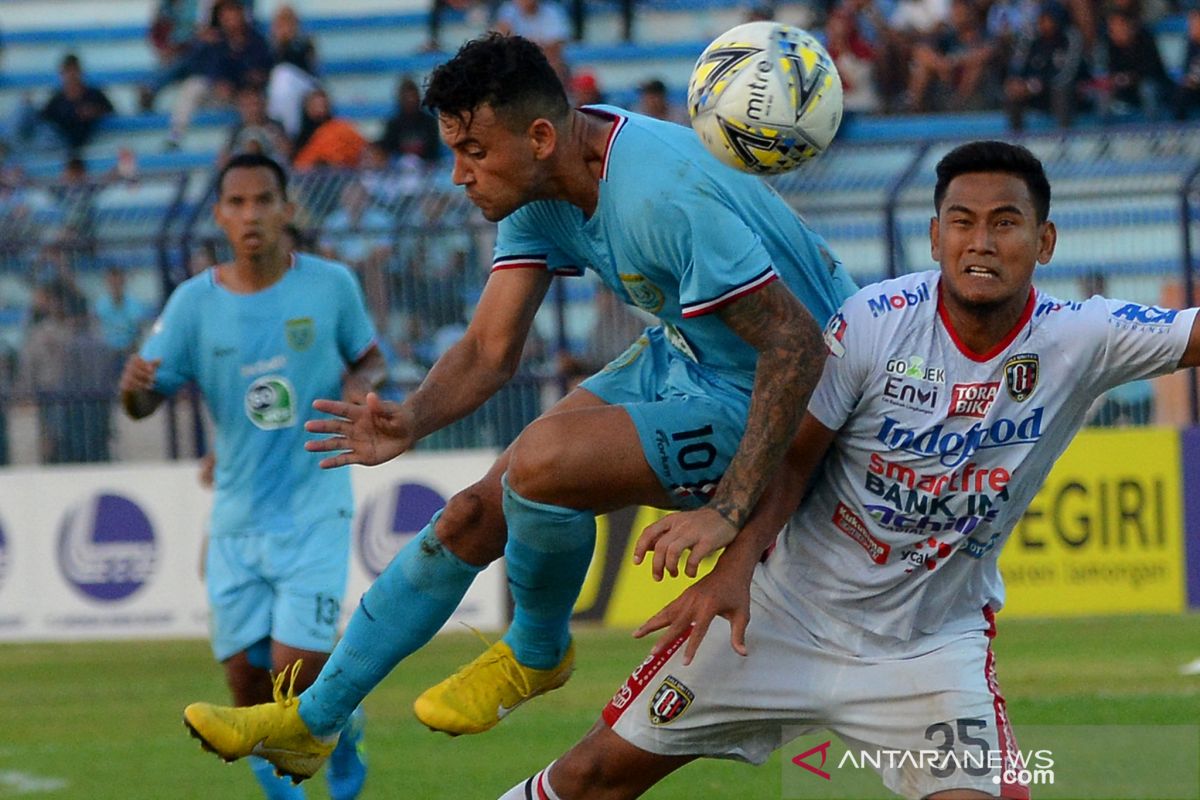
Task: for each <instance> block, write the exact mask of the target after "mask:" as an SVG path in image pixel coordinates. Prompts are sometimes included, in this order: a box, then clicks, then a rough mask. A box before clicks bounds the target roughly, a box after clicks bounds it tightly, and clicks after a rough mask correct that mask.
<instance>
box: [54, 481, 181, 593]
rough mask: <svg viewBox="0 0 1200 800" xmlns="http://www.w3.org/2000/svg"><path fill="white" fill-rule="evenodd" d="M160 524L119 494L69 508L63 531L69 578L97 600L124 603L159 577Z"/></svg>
mask: <svg viewBox="0 0 1200 800" xmlns="http://www.w3.org/2000/svg"><path fill="white" fill-rule="evenodd" d="M157 563H158V545H157V543H156V541H155V536H154V526H153V525H151V524H150V519H149V518H148V517H147V516H146V514H145V512H144V511H142V509H141V507H140V506H138V504H137V503H135V502H133V501H132V500H130V499H129V498H127V497H122V496H121V495H117V494H100V495H96V496H94V497H90V498H88V499H86V500H83V501H81V502H79V503H76V504H75V505H74V506H72V507H70V508H68V509H67V511H66V514H65V515H64V516H63V521H62V524H61V525H60V526H59V529H58V566H59V569H60V570H62V574H63V577H64V578H66V579H67V582H68V583H70V584H71V585H72V586H74V587H75V588H76V589H77V590H79V592H80V593H81V594H83V595H84V596H86V597H89V598H91V599H93V600H99V601H101V602H111V601H114V600H123V599H125V598H126V597H129V595H131V594H133V593H134V592H136V591H137V590H138V589H140V588H142V586H143V585H145V583H146V582H147V581H148V580H149V579H150V577H151V576H152V575H153V574H154V569H155V567H156V565H157Z"/></svg>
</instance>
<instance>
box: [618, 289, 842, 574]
mask: <svg viewBox="0 0 1200 800" xmlns="http://www.w3.org/2000/svg"><path fill="white" fill-rule="evenodd" d="M719 313H720V316H721V319H722V320H723V321H724V322H725V324H726V325H728V326H729V327H730V328H731V329H732V330H733V331H734V332H735V333H736V334H737V335H738V336H740V337H741V338H742V339H744V340H745V341H746V342H748V343H749V344H751V345H752V346H753V347H754V349H755V350H757V351H758V366H757V367H756V369H755V372H754V391H753V394H752V395H751V397H750V412H749V415H748V417H747V419H746V432H745V433H744V434H743V435H742V441H741V443H740V444H739V445H738V449H737V452H736V453H735V454H734V456H733V460H732V461H731V462H730V463H729V468H728V469H726V470H725V475H724V476H723V477H722V478H721V482H720V483H719V484H718V486H717V491H716V494H714V495H713V498H712V500H711V501H710V502H709V503H708V505H706V506H705V507H704V508H701V509H698V510H696V511H689V512H683V513H680V514H675V515H673V516H670V517H667V518H666V519H665V520H663V521H662V522H660V523H657V524H656V525H655V526H651V527H650V528H647V529H646V532H645V533H643V535H642V536H641V538H639V540H638V543H637V547H636V548H635V550H634V562H635V563H641V561H642V558H643V557H644V556H645V554H646V552H647V551H648V550H654V549H655V548H656V546H658V547H663V546H668V547H669V548H670V550H669V551H668V552H667V553H666V555H665V557H663V558H659V559H656V562H655V577H656V578H661V577H662V571H661V568H660V565H665V568H666V571H667V572H669V573H671V574H672V575H678V574H679V569H678V564H679V556H680V555H682V552H683V551H684V550H691V555H690V556H689V558H688V562H687V567H686V570H685V571H686V572H687V574H688V575H691V576H695V574H696V568H697V567H698V566H699V563H700V560H701V559H702V558H703V557H704V556H706V555H708V554H709V553H712V552H713V551H715V550H718V549H720V548H721V547H724V546H725V545H727V544H729V542H731V541H733V538H734V537H735V536H737V534H738V531H740V530H741V529H742V527H743V526H744V525H745V524H746V520H748V519H749V518H750V514H751V512H752V511H753V510H754V505H755V503H757V502H758V498H759V495H761V494H762V491H763V489H764V488H765V487H766V485H767V483H769V482H770V480H771V478H772V477H773V475H774V473H775V471H776V469H777V468H778V467H779V464H780V462H781V461H782V460H783V455H784V453H785V452H786V451H787V448H788V445H789V444H790V442H791V441H792V437H793V436H794V435H795V433H796V428H797V426H798V425H799V423H800V418H801V416H803V414H804V409H805V408H806V407H807V406H808V399H809V397H810V396H811V395H812V392H813V389H815V388H816V385H817V380H818V379H819V378H820V377H821V367H822V365H823V364H824V363H825V346H824V344H823V343H822V341H821V330H820V328H819V327H818V325H817V322H816V320H814V319H813V317H812V315H811V314H810V313H808V310H807V309H805V308H804V306H803V305H801V303H800V301H799V300H797V299H796V296H795V295H793V294H792V293H791V291H789V290H788V288H787V287H786V286H784V285H783V284H782V283H780V282H779V281H776V282H774V283H771V284H768V285H767V286H765V287H764V288H762V289H760V290H759V291H757V292H754V293H753V294H750V295H747V296H745V297H742V298H739V299H738V300H737V301H735V302H733V303H731V304H729V305H728V306H726V307H725V308H724V309H723V310H722V311H721V312H719ZM668 520H669V521H670V523H669V524H664V523H667V521H668ZM668 530H669V531H670V532H671V536H670V537H669V538H670V543H669V544H667V543H666V542H665V541H659V538H660V536H661V535H662V534H663V533H665V532H666V531H668Z"/></svg>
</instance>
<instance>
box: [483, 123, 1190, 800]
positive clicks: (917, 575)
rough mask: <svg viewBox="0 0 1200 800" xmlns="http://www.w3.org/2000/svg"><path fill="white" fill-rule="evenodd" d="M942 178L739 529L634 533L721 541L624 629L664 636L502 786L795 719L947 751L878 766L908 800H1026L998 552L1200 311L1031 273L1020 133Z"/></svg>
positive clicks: (684, 544)
mask: <svg viewBox="0 0 1200 800" xmlns="http://www.w3.org/2000/svg"><path fill="white" fill-rule="evenodd" d="M937 176H938V180H937V188H936V190H935V194H934V204H935V211H936V214H937V215H936V216H935V217H934V218H933V219H932V220H931V222H930V229H929V234H930V240H931V245H932V254H933V258H934V259H935V260H936V261H937V262H938V263H939V264H940V267H941V268H940V270H935V271H930V272H924V273H917V274H912V275H907V276H904V277H902V278H898V279H895V280H891V281H887V282H884V283H881V284H876V285H873V286H869V287H867V288H865V289H863V290H861V291H860V292H858V293H857V294H855V295H854V296H852V297H851V298H850V299H848V300H847V301H846V302H845V304H844V305H843V306H842V309H841V311H840V312H839V313H838V314H836V315H835V316H834V318H833V319H832V320H831V321H830V323H829V325H828V327H827V328H826V332H825V335H826V343H827V345H828V349H829V356H828V358H827V360H826V364H825V370H824V373H823V375H822V378H821V381H820V383H819V385H818V387H817V389H816V391H815V392H814V394H813V397H812V400H811V402H810V403H809V406H808V410H807V413H806V414H805V417H804V419H803V421H802V423H801V427H800V430H799V433H798V434H797V436H796V438H795V440H794V442H793V445H792V448H791V450H790V452H789V455H788V458H787V461H786V464H785V468H784V469H782V470H780V472H779V473H778V474H777V476H776V478H775V480H774V482H773V484H772V485H771V487H770V488H769V489H768V490H767V493H766V494H765V495H764V496H763V499H762V501H761V502H760V503H759V504H758V506H757V507H756V510H755V513H754V516H753V517H752V519H751V521H750V523H749V524H748V525H747V527H745V528H744V529H743V530H742V531H741V533H740V534H736V535H734V534H733V533H732V531H726V532H719V531H718V532H713V531H709V532H706V533H704V532H698V531H697V530H696V528H695V526H692V525H689V524H684V525H676V524H675V523H674V520H673V518H672V517H667V518H665V519H664V520H662V521H660V522H658V523H656V524H654V525H652V526H650V527H648V528H647V529H646V530H645V532H644V533H643V535H642V538H641V539H640V540H639V542H638V547H637V554H636V557H637V558H639V559H640V558H641V557H643V556H645V555H646V554H647V553H649V552H650V551H653V557H654V571H655V574H656V576H659V577H661V575H662V574H663V572H664V571H666V572H669V573H671V574H672V575H675V574H677V573H678V569H679V561H680V559H681V557H682V556H683V555H684V554H685V553H688V552H689V551H690V555H689V557H688V560H687V564H686V566H685V570H686V571H687V572H689V573H693V574H694V571H695V567H696V566H697V565H698V563H699V560H700V559H701V558H703V557H704V556H705V555H708V554H709V553H711V552H713V550H715V549H716V548H717V547H720V546H721V545H725V544H728V547H727V548H726V549H725V552H724V553H723V554H722V555H721V557H720V559H719V561H718V563H717V565H716V567H715V569H714V570H713V571H712V572H711V573H710V574H709V575H707V576H706V577H704V578H703V579H701V580H700V581H699V582H697V583H696V584H694V585H693V586H692V587H691V588H689V589H688V590H687V591H686V592H685V593H684V594H683V595H681V596H680V598H679V599H677V600H676V601H675V602H673V603H671V604H670V605H668V606H667V607H666V608H665V609H663V611H661V612H660V613H659V614H658V615H656V616H655V617H653V618H652V619H651V620H649V621H648V622H647V623H646V624H645V625H644V626H642V628H641V629H640V630H639V631H638V632H637V635H645V634H647V633H649V632H652V631H655V630H659V629H663V628H665V629H666V633H665V634H664V635H663V637H662V638H661V639H660V640H659V642H658V644H657V645H656V646H655V647H654V649H653V650H652V652H651V655H650V657H649V658H647V660H646V661H645V662H644V663H643V664H642V665H641V666H640V667H638V669H637V670H635V671H634V673H633V675H632V676H631V677H630V678H629V680H628V681H627V683H626V684H625V685H624V686H622V687H621V689H620V690H619V691H618V692H617V694H616V696H615V697H614V698H613V700H612V702H611V703H609V705H608V706H607V707H606V708H605V710H604V714H603V719H602V720H601V721H600V722H598V723H597V725H596V726H595V727H594V728H593V729H592V731H591V732H590V733H588V735H587V736H586V737H584V739H583V740H582V741H581V742H580V743H579V744H577V745H576V746H575V747H574V748H572V749H571V750H570V751H569V752H568V753H566V754H565V755H564V756H563V757H562V758H561V759H559V760H558V761H556V762H555V763H554V764H552V765H551V766H550V767H547V768H546V769H544V770H543V771H541V772H539V773H538V774H536V775H534V776H533V777H531V778H529V779H527V780H525V781H523V782H522V783H521V784H519V785H517V786H516V787H514V788H513V789H511V790H510V791H509V792H508V793H506V794H505V795H503V800H510V799H515V798H527V797H537V798H558V799H560V800H580V799H581V798H600V797H603V798H606V799H608V798H626V797H636V796H638V795H640V794H641V793H642V792H644V791H645V790H646V789H648V788H649V787H650V786H652V785H653V784H654V783H656V782H657V781H658V780H660V779H661V778H662V777H663V776H665V775H667V774H668V773H670V772H672V771H673V770H675V769H678V768H679V767H681V766H683V765H684V764H686V763H688V762H689V761H691V760H692V759H695V758H698V757H703V756H707V757H717V758H732V759H737V760H742V761H747V762H750V763H755V764H758V763H762V762H763V761H765V760H766V759H767V757H768V756H769V755H770V753H771V752H772V751H773V750H775V749H776V748H778V747H780V746H782V745H783V744H785V739H784V734H783V731H784V730H785V729H789V726H790V730H791V732H792V734H793V735H794V734H795V732H796V731H797V730H817V729H828V730H830V731H832V732H834V733H836V734H838V736H839V737H840V738H841V739H842V740H843V741H844V742H845V743H846V744H847V746H848V747H849V748H850V749H851V750H852V751H854V750H858V751H864V752H867V753H876V754H879V753H884V752H885V751H890V752H892V753H897V752H899V753H901V754H903V753H921V752H928V751H930V750H931V749H933V750H936V751H938V752H940V753H946V754H952V756H951V755H947V756H946V757H945V758H942V759H941V760H940V761H937V762H934V761H930V760H924V759H915V758H912V759H904V758H900V759H896V758H879V759H877V763H879V764H880V767H879V768H878V771H879V773H880V775H881V777H882V779H883V782H884V783H885V785H886V786H887V787H888V788H889V789H891V790H892V791H893V792H895V793H896V794H899V795H901V796H904V797H909V798H929V800H967V799H969V798H990V797H996V796H999V797H1003V798H1027V797H1029V788H1028V786H1027V785H1024V784H1022V782H1021V777H1022V775H1021V770H1022V762H1021V755H1020V751H1019V750H1018V748H1017V745H1016V742H1015V741H1014V739H1013V736H1012V731H1011V728H1010V726H1009V722H1008V717H1007V712H1006V709H1005V704H1004V699H1003V697H1002V696H1001V695H1000V691H999V686H998V684H997V683H996V678H995V661H994V658H993V654H992V651H991V648H990V642H991V639H992V637H993V636H994V635H995V626H994V621H993V615H994V613H995V612H996V611H997V610H999V608H1000V607H1001V605H1002V604H1003V602H1004V586H1003V582H1002V580H1001V577H1000V573H999V570H998V568H997V563H996V562H997V557H998V555H999V552H1000V549H1001V548H1002V547H1003V545H1004V543H1005V541H1006V539H1007V537H1008V535H1009V532H1010V531H1011V530H1012V528H1013V526H1014V525H1015V524H1016V523H1017V521H1018V520H1019V519H1020V517H1021V514H1022V513H1023V511H1024V510H1025V508H1026V506H1027V505H1028V504H1029V502H1030V500H1031V499H1032V498H1033V496H1034V495H1035V493H1036V492H1037V490H1038V488H1039V487H1040V486H1041V484H1042V481H1043V480H1044V478H1045V476H1046V474H1047V473H1048V472H1049V470H1050V467H1051V465H1052V464H1053V463H1054V461H1055V460H1056V459H1057V458H1058V456H1059V455H1060V454H1061V453H1062V452H1063V450H1064V449H1065V448H1066V446H1067V444H1068V443H1069V442H1070V440H1071V438H1072V437H1073V436H1074V433H1075V432H1076V431H1077V430H1078V429H1079V428H1080V427H1081V426H1082V425H1083V423H1084V420H1085V416H1086V412H1087V409H1088V407H1089V405H1090V404H1091V402H1092V401H1093V400H1094V399H1095V398H1096V397H1098V396H1100V395H1101V394H1102V393H1103V392H1105V391H1106V390H1108V389H1109V388H1111V387H1112V386H1114V385H1116V384H1119V383H1122V382H1126V381H1132V380H1138V379H1142V378H1148V377H1152V376H1155V375H1161V374H1164V373H1167V372H1171V371H1172V370H1175V369H1178V368H1181V367H1190V366H1196V365H1197V364H1200V334H1198V333H1197V332H1196V331H1195V329H1194V328H1195V326H1194V321H1195V318H1196V309H1188V310H1186V311H1178V310H1172V309H1162V308H1157V307H1153V306H1142V305H1138V304H1134V303H1126V302H1122V301H1115V300H1109V299H1106V298H1104V297H1100V296H1095V297H1092V298H1091V299H1089V300H1086V301H1084V302H1074V303H1073V302H1063V301H1059V300H1056V299H1054V298H1052V297H1049V296H1047V295H1045V294H1044V293H1042V292H1039V291H1038V290H1037V289H1035V288H1034V287H1033V284H1032V278H1033V272H1034V268H1035V266H1036V265H1037V264H1045V263H1047V262H1048V261H1050V259H1051V257H1052V256H1053V254H1054V247H1055V242H1056V239H1057V231H1056V230H1055V226H1054V223H1053V222H1051V221H1050V220H1049V219H1048V214H1049V207H1050V185H1049V183H1048V181H1047V180H1046V176H1045V173H1044V172H1043V169H1042V165H1041V163H1040V162H1039V161H1038V160H1037V159H1036V158H1035V157H1034V156H1033V155H1032V154H1031V153H1030V152H1029V151H1028V150H1026V149H1025V148H1023V147H1020V146H1016V145H1011V144H1006V143H1003V142H974V143H971V144H967V145H963V146H961V147H959V148H957V149H955V150H953V151H952V152H951V153H949V154H948V155H947V156H946V157H945V158H943V159H942V161H941V162H940V163H939V164H938V167H937ZM1081 365H1087V366H1086V368H1081ZM1043 376H1053V380H1047V379H1043ZM818 466H819V467H820V469H818ZM781 527H782V531H781V530H780V529H781ZM701 533H703V535H701ZM764 552H766V553H767V555H766V556H764V555H763V554H764ZM751 609H753V617H752V618H751ZM718 618H720V619H718ZM710 625H711V626H712V628H713V629H714V630H716V629H719V630H720V635H719V636H718V635H714V636H711V637H709V638H707V639H706V638H705V634H706V632H708V631H709V630H710ZM725 637H728V638H729V641H730V643H731V644H732V647H730V646H727V645H726V644H725V642H724V641H723V640H724V639H725ZM821 755H823V753H822V754H821ZM814 763H815V762H814ZM1026 774H1027V773H1026Z"/></svg>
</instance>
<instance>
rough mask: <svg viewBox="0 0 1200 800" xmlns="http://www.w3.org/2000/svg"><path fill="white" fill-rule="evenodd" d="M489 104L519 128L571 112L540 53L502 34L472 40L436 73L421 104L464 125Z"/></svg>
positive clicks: (559, 118)
mask: <svg viewBox="0 0 1200 800" xmlns="http://www.w3.org/2000/svg"><path fill="white" fill-rule="evenodd" d="M485 104H486V105H488V106H491V107H492V109H493V110H494V111H495V112H496V114H497V116H498V117H500V118H501V120H502V121H504V122H505V124H506V125H507V126H508V127H510V128H513V129H518V130H524V128H525V127H526V126H528V125H529V123H531V122H533V121H534V120H535V119H539V118H545V119H549V120H550V121H551V122H560V121H562V120H564V119H565V118H566V116H567V113H568V112H569V111H570V109H571V106H570V104H569V103H568V102H567V93H566V90H565V89H563V85H562V81H561V80H559V78H558V74H557V73H556V72H555V71H554V68H553V67H551V66H550V62H549V61H547V60H546V54H545V53H543V52H542V49H541V48H540V47H538V46H537V45H536V44H534V43H533V42H531V41H529V40H528V39H524V38H522V37H520V36H505V35H503V34H499V33H490V34H488V35H486V36H482V37H480V38H478V39H472V40H471V41H469V42H467V43H466V44H464V45H463V46H462V47H461V48H460V49H459V51H458V52H457V53H456V54H455V55H454V58H452V59H450V60H449V61H447V62H446V63H445V64H441V65H440V66H438V67H437V68H436V69H434V71H433V73H432V74H431V75H430V76H429V81H428V83H427V84H426V87H425V99H424V100H423V101H422V105H424V106H425V107H426V108H428V109H429V110H431V111H433V112H435V113H441V114H449V115H451V116H454V117H458V118H459V119H461V120H464V121H467V120H468V119H469V117H470V116H471V114H472V113H474V111H475V110H476V109H477V108H479V107H480V106H482V105H485Z"/></svg>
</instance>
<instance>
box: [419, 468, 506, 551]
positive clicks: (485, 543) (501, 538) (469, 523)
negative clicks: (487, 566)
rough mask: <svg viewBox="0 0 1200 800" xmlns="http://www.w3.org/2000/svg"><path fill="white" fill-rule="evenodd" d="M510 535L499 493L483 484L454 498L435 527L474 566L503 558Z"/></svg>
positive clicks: (449, 544) (447, 546)
mask: <svg viewBox="0 0 1200 800" xmlns="http://www.w3.org/2000/svg"><path fill="white" fill-rule="evenodd" d="M506 533H507V532H506V530H505V527H504V510H503V509H502V508H501V507H500V498H499V493H498V492H496V493H493V492H489V491H487V487H485V486H483V485H482V484H481V483H477V484H474V485H472V486H468V487H467V488H466V489H463V490H462V491H461V492H459V493H458V494H456V495H454V496H453V497H451V498H450V501H449V502H448V503H446V508H445V509H444V510H443V511H442V516H441V517H440V518H439V519H438V521H437V524H436V525H434V534H435V535H436V536H437V538H438V540H439V541H441V543H442V544H443V545H444V546H445V547H446V548H447V549H448V550H449V551H450V552H452V553H454V554H455V555H456V556H458V557H459V558H461V559H463V560H465V561H468V562H471V563H489V562H491V561H494V560H496V559H497V558H499V557H500V556H501V555H503V554H504V543H505V539H506Z"/></svg>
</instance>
